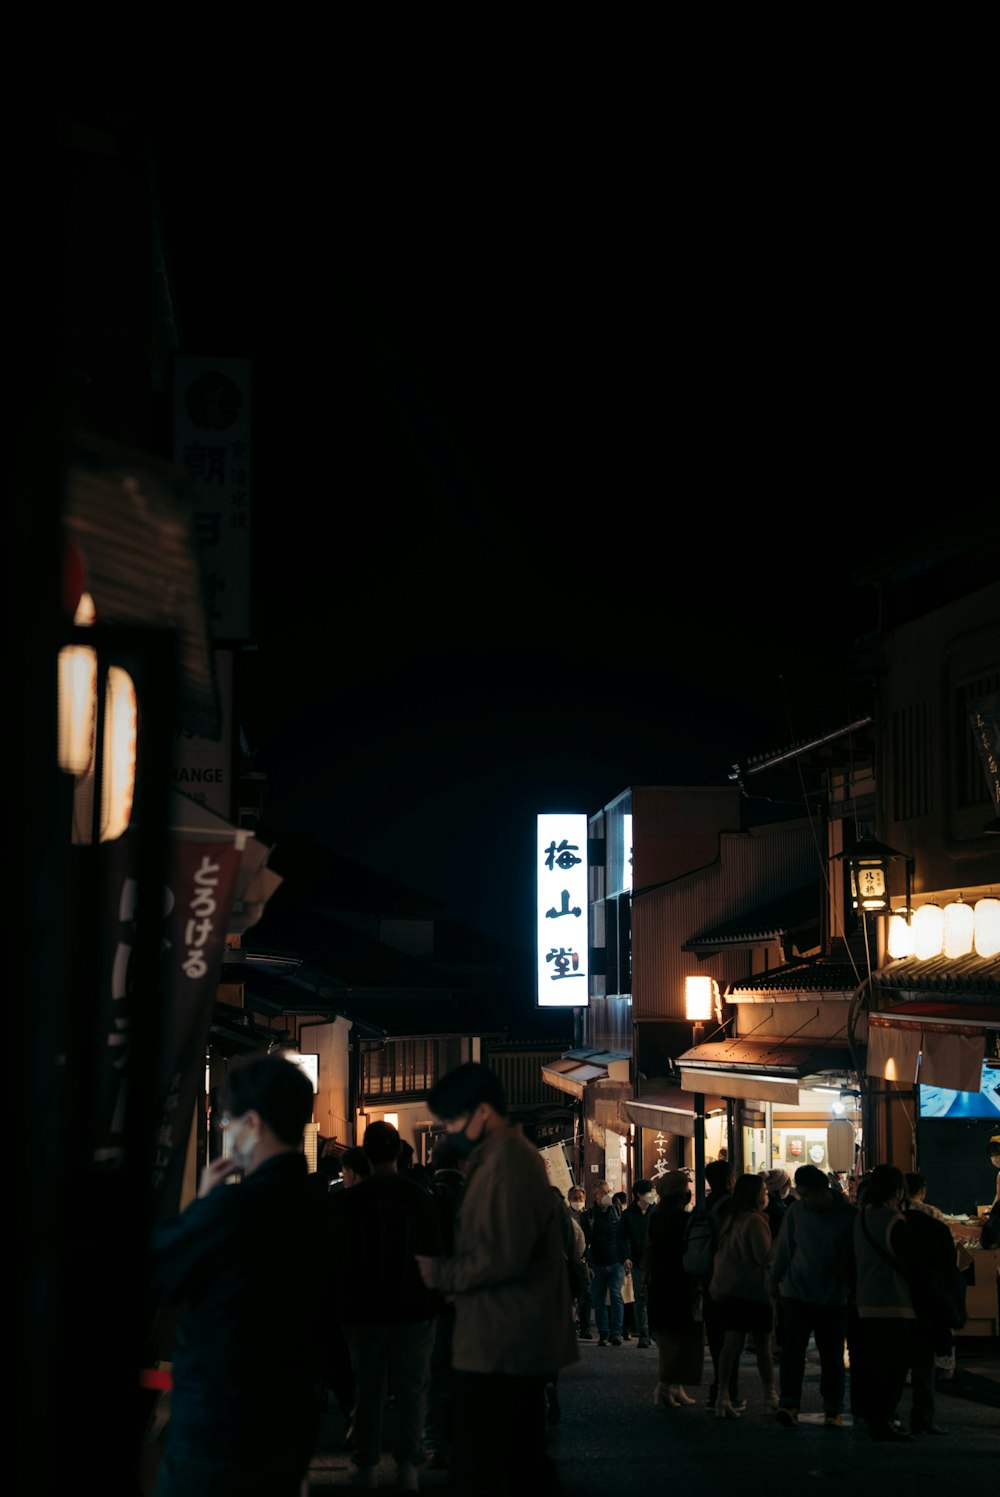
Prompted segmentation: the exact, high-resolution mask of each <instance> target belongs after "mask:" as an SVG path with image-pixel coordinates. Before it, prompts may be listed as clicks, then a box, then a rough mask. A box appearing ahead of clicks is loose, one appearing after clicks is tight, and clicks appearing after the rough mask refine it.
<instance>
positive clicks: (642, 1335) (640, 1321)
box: [632, 1267, 650, 1347]
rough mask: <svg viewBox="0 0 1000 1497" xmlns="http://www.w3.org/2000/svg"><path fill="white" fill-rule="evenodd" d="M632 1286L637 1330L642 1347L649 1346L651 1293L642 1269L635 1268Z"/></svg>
mask: <svg viewBox="0 0 1000 1497" xmlns="http://www.w3.org/2000/svg"><path fill="white" fill-rule="evenodd" d="M632 1284H633V1287H634V1289H635V1328H636V1330H637V1331H638V1333H639V1345H640V1347H643V1346H649V1344H650V1341H649V1291H648V1287H647V1284H646V1275H645V1273H644V1272H643V1271H642V1268H641V1267H640V1268H633V1270H632Z"/></svg>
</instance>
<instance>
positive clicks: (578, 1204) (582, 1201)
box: [566, 1185, 594, 1341]
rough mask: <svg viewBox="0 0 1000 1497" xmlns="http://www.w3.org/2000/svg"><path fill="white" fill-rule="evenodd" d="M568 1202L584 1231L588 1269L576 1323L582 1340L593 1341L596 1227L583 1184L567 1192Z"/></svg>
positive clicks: (577, 1306) (578, 1299) (584, 1258)
mask: <svg viewBox="0 0 1000 1497" xmlns="http://www.w3.org/2000/svg"><path fill="white" fill-rule="evenodd" d="M566 1202H567V1205H568V1206H569V1209H570V1210H571V1211H572V1213H573V1220H574V1221H575V1222H576V1223H577V1225H578V1226H579V1228H580V1231H581V1232H582V1233H583V1264H584V1268H585V1270H586V1280H587V1282H586V1284H585V1286H584V1289H583V1293H582V1294H580V1295H579V1296H578V1297H577V1301H576V1323H577V1331H578V1332H579V1336H580V1340H581V1341H593V1339H594V1333H593V1331H592V1330H591V1329H590V1317H591V1314H592V1312H593V1308H594V1302H593V1299H592V1296H591V1292H590V1290H591V1280H592V1279H593V1275H594V1270H593V1264H592V1260H591V1244H592V1242H593V1238H594V1229H593V1225H592V1222H591V1216H590V1212H589V1211H588V1210H587V1193H586V1191H585V1190H584V1189H583V1186H582V1185H574V1186H572V1187H571V1188H570V1190H568V1191H567V1193H566Z"/></svg>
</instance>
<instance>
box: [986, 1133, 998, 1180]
mask: <svg viewBox="0 0 1000 1497" xmlns="http://www.w3.org/2000/svg"><path fill="white" fill-rule="evenodd" d="M987 1153H988V1154H989V1156H990V1163H991V1164H992V1166H993V1168H994V1169H995V1170H998V1171H1000V1133H994V1134H993V1137H992V1138H991V1139H990V1141H989V1145H988V1146H987Z"/></svg>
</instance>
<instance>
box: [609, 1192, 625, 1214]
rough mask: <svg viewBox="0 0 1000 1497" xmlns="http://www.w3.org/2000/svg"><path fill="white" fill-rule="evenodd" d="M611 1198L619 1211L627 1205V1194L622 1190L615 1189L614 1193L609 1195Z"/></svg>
mask: <svg viewBox="0 0 1000 1497" xmlns="http://www.w3.org/2000/svg"><path fill="white" fill-rule="evenodd" d="M611 1200H612V1202H613V1203H614V1205H616V1206H617V1207H618V1209H619V1210H620V1211H624V1210H625V1207H626V1206H627V1205H628V1196H627V1195H626V1194H625V1192H624V1191H623V1190H616V1191H615V1193H614V1195H613V1196H612V1197H611Z"/></svg>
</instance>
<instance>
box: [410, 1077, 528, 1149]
mask: <svg viewBox="0 0 1000 1497" xmlns="http://www.w3.org/2000/svg"><path fill="white" fill-rule="evenodd" d="M427 1105H428V1107H429V1108H430V1110H431V1112H432V1113H433V1114H434V1116H435V1117H436V1118H437V1119H438V1120H439V1121H440V1122H442V1123H444V1125H445V1131H446V1132H447V1134H448V1136H449V1137H450V1139H451V1141H452V1143H453V1144H454V1146H455V1147H456V1148H457V1149H460V1150H461V1151H462V1152H463V1153H464V1154H469V1153H471V1152H472V1150H473V1149H474V1148H476V1147H477V1145H479V1144H481V1143H483V1142H484V1140H485V1139H487V1138H488V1137H489V1135H490V1134H491V1133H493V1132H495V1131H496V1130H497V1129H498V1128H506V1126H507V1122H508V1119H507V1097H506V1094H505V1093H504V1089H503V1084H502V1082H501V1080H500V1077H499V1076H498V1075H497V1073H496V1072H495V1071H491V1070H490V1068H489V1066H484V1065H480V1064H479V1063H478V1061H473V1060H470V1061H466V1062H465V1064H464V1065H461V1066H456V1067H455V1068H454V1070H451V1071H449V1072H448V1073H447V1074H446V1075H444V1076H442V1077H441V1079H440V1081H437V1082H435V1084H434V1085H433V1086H432V1087H431V1089H430V1091H429V1092H428V1094H427Z"/></svg>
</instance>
